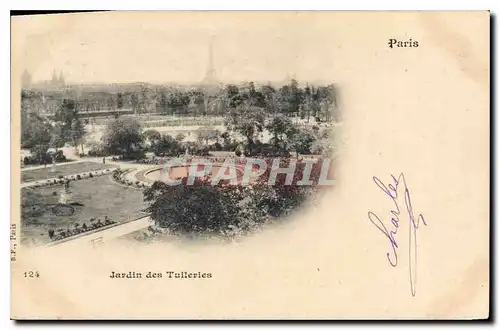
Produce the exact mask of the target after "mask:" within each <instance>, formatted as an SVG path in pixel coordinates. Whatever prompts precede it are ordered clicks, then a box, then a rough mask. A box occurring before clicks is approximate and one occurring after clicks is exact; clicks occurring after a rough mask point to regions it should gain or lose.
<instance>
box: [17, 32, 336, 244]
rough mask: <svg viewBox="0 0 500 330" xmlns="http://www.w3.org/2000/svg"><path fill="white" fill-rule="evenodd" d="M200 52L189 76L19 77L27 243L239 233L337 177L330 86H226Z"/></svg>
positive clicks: (206, 47) (290, 82)
mask: <svg viewBox="0 0 500 330" xmlns="http://www.w3.org/2000/svg"><path fill="white" fill-rule="evenodd" d="M199 46H200V48H199V49H198V50H197V51H198V52H199V53H205V54H206V70H205V71H206V72H205V74H204V76H203V77H202V79H200V80H199V81H192V82H191V83H189V82H186V83H184V84H178V83H175V82H168V81H165V82H164V83H161V84H160V83H151V82H120V81H114V82H110V83H104V82H93V83H90V82H87V83H85V82H82V81H74V82H73V81H71V80H69V79H68V78H65V76H64V72H63V71H57V70H55V69H54V70H53V73H52V77H51V78H50V77H49V78H50V79H47V80H34V78H33V76H32V74H31V73H30V72H29V71H28V69H25V70H24V71H23V74H22V79H21V80H22V90H21V154H22V164H21V179H22V190H21V201H22V203H21V205H22V211H21V212H22V213H21V232H20V234H21V237H22V239H21V243H22V244H26V245H28V246H33V247H34V246H39V245H46V244H51V243H58V244H59V243H60V244H62V243H64V242H66V241H68V240H71V239H79V238H82V237H85V236H87V235H90V234H93V233H96V232H99V236H100V237H99V238H103V239H107V238H108V237H116V238H129V239H130V242H131V244H132V243H133V241H134V240H135V241H140V242H151V241H154V240H162V239H168V237H169V236H172V235H182V236H188V237H191V238H195V237H197V238H200V237H212V236H214V237H216V236H221V237H222V238H230V239H233V238H235V237H237V236H240V235H244V234H247V233H252V232H254V231H255V230H260V229H263V227H264V226H265V224H267V223H272V222H276V221H278V220H279V219H282V220H283V218H285V217H286V215H287V214H289V213H290V212H292V211H293V210H294V209H296V208H297V207H299V206H300V205H301V204H303V203H305V202H308V201H309V202H312V201H313V200H314V198H315V196H316V195H317V194H318V192H319V191H320V190H321V188H326V187H328V186H331V185H332V184H333V183H332V182H331V181H332V180H331V179H330V177H332V176H333V171H331V170H330V167H331V166H332V165H331V162H332V160H333V159H334V158H333V157H334V150H335V145H334V142H333V136H334V132H335V131H336V130H338V129H339V127H340V126H341V121H340V116H339V112H338V107H337V103H336V91H337V90H336V86H335V85H334V84H329V85H318V84H314V83H313V82H307V81H306V82H299V81H298V80H297V79H295V78H293V74H291V75H289V76H286V77H283V80H282V81H274V82H253V81H249V82H235V83H228V82H226V83H223V82H221V81H219V78H218V74H217V66H216V53H217V52H216V49H217V48H215V49H214V43H213V37H209V38H207V40H206V42H202V43H201V44H200V45H199ZM70 69H71V68H70ZM200 76H202V75H201V74H200ZM165 79H168V77H165ZM307 164H309V165H307ZM288 181H290V182H288ZM283 221H285V220H283ZM140 227H143V228H140ZM138 228H140V229H139V230H138ZM109 229H112V230H111V232H110V235H111V236H109V235H108V234H107V230H109Z"/></svg>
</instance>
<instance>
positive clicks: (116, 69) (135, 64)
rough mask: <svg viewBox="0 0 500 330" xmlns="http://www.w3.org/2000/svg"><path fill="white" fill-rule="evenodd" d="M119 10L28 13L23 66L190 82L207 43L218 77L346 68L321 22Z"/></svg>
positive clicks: (69, 74)
mask: <svg viewBox="0 0 500 330" xmlns="http://www.w3.org/2000/svg"><path fill="white" fill-rule="evenodd" d="M122 15H124V14H123V13H120V14H116V15H111V16H107V19H106V20H104V19H103V20H102V21H101V20H100V19H99V17H100V15H99V14H95V15H89V16H86V17H83V16H82V18H81V19H74V20H72V21H71V26H70V27H68V26H66V25H65V24H63V23H64V22H62V21H63V20H61V17H58V16H59V15H51V16H50V17H43V18H37V19H36V20H33V22H31V21H29V20H28V19H26V20H27V21H29V24H27V23H28V22H24V23H26V24H23V27H24V29H23V30H20V29H19V30H18V31H19V32H18V33H19V34H22V36H23V38H22V39H23V42H22V43H20V44H19V48H18V49H19V52H20V53H19V57H20V61H19V65H20V72H22V71H23V70H24V69H27V70H28V71H29V72H30V73H31V75H32V78H33V81H40V80H50V78H51V76H52V71H53V69H54V68H57V70H61V71H63V72H64V73H65V78H66V81H67V82H68V83H73V84H74V83H76V84H93V83H134V82H150V83H180V84H193V83H199V82H202V81H203V79H204V77H205V76H206V72H207V58H208V57H209V48H210V46H209V45H210V44H212V47H213V52H214V57H215V59H214V61H213V62H214V65H215V70H216V73H217V78H218V81H220V82H221V83H233V82H238V81H259V82H267V81H272V82H279V81H284V80H287V79H288V78H289V77H291V76H295V77H296V78H297V79H298V80H299V81H311V82H313V81H331V80H332V78H333V77H335V76H337V75H338V73H337V72H338V71H345V70H347V69H346V68H341V67H337V66H336V65H334V63H333V61H332V59H333V58H334V55H335V59H336V61H341V60H345V59H346V55H343V54H342V52H340V53H339V54H336V52H337V46H338V45H337V44H336V42H335V43H333V42H332V41H334V40H335V41H336V39H331V40H332V41H329V42H325V40H327V35H328V34H327V32H326V31H324V30H323V29H322V28H321V26H315V25H309V26H308V27H307V29H302V28H301V27H300V24H298V25H290V24H285V25H283V24H284V23H285V22H286V21H287V20H288V19H289V18H288V16H284V17H283V18H282V19H281V20H276V19H271V18H272V16H271V15H269V16H268V15H259V18H260V20H259V26H257V27H256V26H251V25H250V24H254V25H255V22H254V21H253V20H251V19H250V18H252V15H249V16H248V19H247V18H245V19H243V18H241V19H237V20H231V21H228V22H226V24H223V25H220V24H219V25H217V24H216V21H217V17H218V15H215V14H213V15H203V16H199V15H195V16H199V17H198V18H199V19H195V20H186V19H180V18H177V17H178V16H176V15H172V16H169V15H167V16H166V17H169V18H170V19H161V24H160V22H159V21H158V20H159V18H160V17H162V18H163V17H164V16H163V15H159V16H156V15H151V19H147V20H140V21H137V20H132V21H130V22H129V21H127V23H126V24H125V23H124V22H125V20H123V19H119V18H121V17H122ZM76 16H78V15H75V17H76ZM115 16H116V20H115V19H113V17H115ZM103 17H104V16H103ZM90 18H93V21H95V22H94V23H93V24H91V25H90V24H87V23H86V20H87V19H90ZM173 18H175V19H173ZM290 19H291V17H290ZM18 20H19V19H18ZM22 20H23V19H20V20H19V21H22ZM60 20H61V22H60ZM101 23H102V24H101ZM159 24H160V25H159ZM48 30H50V33H48ZM339 33H340V32H339ZM328 38H331V33H330V36H329V37H328ZM339 40H340V41H341V39H340V38H339ZM340 73H341V72H340Z"/></svg>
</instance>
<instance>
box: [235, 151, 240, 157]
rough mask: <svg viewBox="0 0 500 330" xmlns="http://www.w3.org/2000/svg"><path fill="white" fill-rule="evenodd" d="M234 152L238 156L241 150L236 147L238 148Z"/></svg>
mask: <svg viewBox="0 0 500 330" xmlns="http://www.w3.org/2000/svg"><path fill="white" fill-rule="evenodd" d="M234 154H235V155H236V156H237V157H240V156H241V150H239V149H238V150H236V151H235V152H234Z"/></svg>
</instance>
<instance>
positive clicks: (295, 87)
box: [23, 80, 339, 121]
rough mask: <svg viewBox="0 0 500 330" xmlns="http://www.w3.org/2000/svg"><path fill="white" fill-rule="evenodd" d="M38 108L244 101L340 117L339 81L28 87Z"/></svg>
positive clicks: (277, 110) (209, 109) (143, 109)
mask: <svg viewBox="0 0 500 330" xmlns="http://www.w3.org/2000/svg"><path fill="white" fill-rule="evenodd" d="M23 93H24V94H25V95H26V97H27V98H28V99H29V101H30V103H31V107H33V108H34V109H36V110H37V111H52V109H53V107H51V106H47V103H48V102H50V104H53V102H52V101H53V100H57V99H59V100H62V99H64V98H69V99H73V100H74V101H75V108H76V109H77V111H99V110H120V109H131V110H133V111H134V112H135V113H158V114H164V115H190V116H198V115H218V116H222V115H226V114H227V113H228V112H229V111H230V110H231V109H236V108H237V107H239V106H241V105H242V104H246V105H248V106H255V107H258V108H261V109H262V110H263V112H264V113H265V114H266V115H276V114H284V115H287V116H300V117H301V118H305V119H308V120H309V119H311V118H312V119H315V120H317V121H330V120H338V119H339V118H338V117H339V114H338V107H337V104H336V103H337V100H336V88H335V86H334V85H328V86H315V85H306V86H305V87H301V86H299V83H298V81H297V80H291V82H290V83H289V84H286V85H283V86H281V87H274V86H272V85H270V84H268V85H262V86H258V87H257V86H255V84H254V83H253V82H250V83H247V84H243V85H241V86H237V85H233V84H229V85H225V86H213V87H211V88H205V87H193V88H181V87H172V86H154V85H147V84H141V85H136V86H132V87H130V86H128V87H123V88H117V89H114V90H109V91H106V90H97V91H96V90H93V89H91V90H86V89H82V88H80V87H76V86H75V87H73V88H68V89H67V90H66V91H50V92H49V91H43V92H42V91H39V90H37V91H35V90H26V91H23Z"/></svg>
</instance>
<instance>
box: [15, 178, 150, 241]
mask: <svg viewBox="0 0 500 330" xmlns="http://www.w3.org/2000/svg"><path fill="white" fill-rule="evenodd" d="M63 190H64V186H63V185H57V186H51V187H41V188H36V189H33V188H23V189H21V240H22V242H24V243H26V244H29V245H39V244H44V243H48V242H50V240H49V237H48V230H49V229H54V230H57V229H65V230H66V229H68V228H71V229H73V228H74V225H75V224H76V223H78V224H80V226H81V225H83V223H84V222H85V223H86V224H87V226H88V225H90V221H89V220H90V218H99V219H101V220H104V216H108V217H109V219H110V220H113V221H116V222H125V221H128V220H131V219H136V218H138V217H140V216H142V215H144V213H143V212H141V210H143V209H144V208H145V207H146V205H145V203H144V202H143V196H142V190H139V189H136V188H132V187H126V186H122V185H119V184H117V183H115V182H114V181H112V178H111V175H103V176H100V177H97V178H92V179H84V180H79V181H71V182H70V188H69V191H70V194H71V197H70V198H69V200H68V203H72V202H78V203H81V204H83V205H82V206H74V208H75V213H74V214H73V215H71V216H58V215H56V214H54V213H53V212H52V207H53V206H54V205H55V204H57V203H58V202H59V196H60V193H61V191H63Z"/></svg>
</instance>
